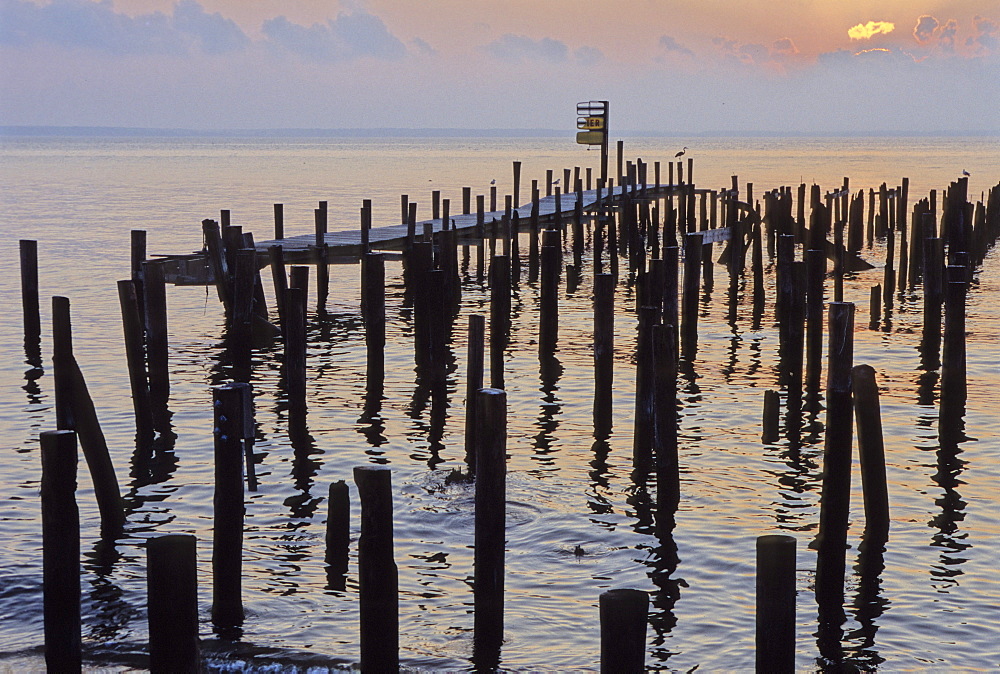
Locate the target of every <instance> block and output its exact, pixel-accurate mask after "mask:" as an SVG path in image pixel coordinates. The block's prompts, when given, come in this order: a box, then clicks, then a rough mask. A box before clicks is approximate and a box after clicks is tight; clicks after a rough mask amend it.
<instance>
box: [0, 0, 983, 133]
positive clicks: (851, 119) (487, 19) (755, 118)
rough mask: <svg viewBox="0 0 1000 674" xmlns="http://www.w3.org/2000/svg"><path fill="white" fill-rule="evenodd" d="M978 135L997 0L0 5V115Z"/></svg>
mask: <svg viewBox="0 0 1000 674" xmlns="http://www.w3.org/2000/svg"><path fill="white" fill-rule="evenodd" d="M591 99H594V100H608V101H610V106H609V107H610V120H609V121H610V126H611V128H612V129H620V130H623V131H625V130H627V131H648V132H656V133H673V132H675V133H678V134H689V133H713V132H720V133H756V132H764V133H768V132H794V133H819V134H822V133H879V132H893V133H934V132H951V133H955V132H957V133H964V132H970V133H978V132H984V131H985V132H1000V0H631V1H628V2H621V1H609V0H600V1H599V0H574V1H570V0H502V1H500V0H490V1H487V0H419V1H418V0H367V1H365V0H340V1H337V0H180V1H175V0H0V126H23V125H31V126H38V125H41V126H120V127H143V128H184V129H205V130H208V129H262V128H267V129H277V128H288V129H296V128H315V129H319V128H322V129H339V128H351V129H354V128H380V127H388V128H461V129H487V128H498V129H532V128H544V129H564V128H565V129H569V130H572V129H574V128H575V126H576V116H575V105H576V103H577V102H578V101H585V100H591Z"/></svg>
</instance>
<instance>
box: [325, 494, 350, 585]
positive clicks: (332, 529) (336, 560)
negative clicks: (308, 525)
mask: <svg viewBox="0 0 1000 674" xmlns="http://www.w3.org/2000/svg"><path fill="white" fill-rule="evenodd" d="M350 545H351V503H350V495H349V493H348V489H347V483H346V482H344V481H343V480H338V481H336V482H331V483H330V490H329V495H328V498H327V516H326V555H325V557H324V561H325V562H326V565H327V567H328V569H327V576H328V577H329V578H331V579H337V580H338V581H339V582H338V583H337V586H338V587H337V588H334V589H340V590H343V589H344V576H345V575H346V574H347V562H348V556H349V552H350ZM331 584H333V583H331Z"/></svg>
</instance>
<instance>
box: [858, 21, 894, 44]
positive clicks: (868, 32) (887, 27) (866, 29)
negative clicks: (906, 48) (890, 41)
mask: <svg viewBox="0 0 1000 674" xmlns="http://www.w3.org/2000/svg"><path fill="white" fill-rule="evenodd" d="M895 28H896V26H895V24H893V23H890V22H889V21H869V22H868V23H859V24H858V25H856V26H853V27H852V28H849V29H848V30H847V36H848V37H849V38H851V39H852V40H870V39H871V38H873V37H875V36H876V35H879V34H883V35H888V34H889V33H891V32H892V31H893V30H895Z"/></svg>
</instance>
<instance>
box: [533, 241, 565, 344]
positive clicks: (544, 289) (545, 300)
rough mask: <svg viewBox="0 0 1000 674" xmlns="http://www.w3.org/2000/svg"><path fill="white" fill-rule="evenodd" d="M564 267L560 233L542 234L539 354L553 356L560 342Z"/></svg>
mask: <svg viewBox="0 0 1000 674" xmlns="http://www.w3.org/2000/svg"><path fill="white" fill-rule="evenodd" d="M561 266H562V249H561V247H560V246H559V232H558V231H556V230H551V229H549V230H545V231H544V232H542V248H541V277H540V281H541V288H540V290H539V307H538V312H539V317H538V354H539V355H540V356H546V355H551V354H553V353H554V352H555V350H556V344H557V342H558V340H559V272H560V269H561Z"/></svg>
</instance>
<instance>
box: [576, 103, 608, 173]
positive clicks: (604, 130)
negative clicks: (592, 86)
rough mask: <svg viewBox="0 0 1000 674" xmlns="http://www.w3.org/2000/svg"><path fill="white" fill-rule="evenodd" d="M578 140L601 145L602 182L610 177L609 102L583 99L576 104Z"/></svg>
mask: <svg viewBox="0 0 1000 674" xmlns="http://www.w3.org/2000/svg"><path fill="white" fill-rule="evenodd" d="M576 128H578V129H580V130H579V131H577V132H576V142H577V143H578V144H580V145H600V146H601V183H604V182H606V181H607V179H608V102H607V101H583V102H582V103H577V104H576Z"/></svg>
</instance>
